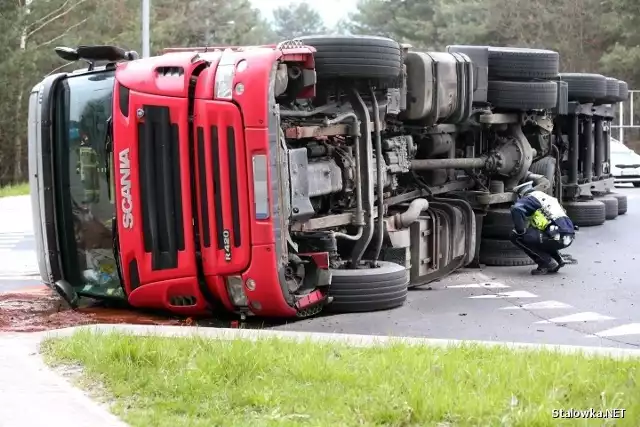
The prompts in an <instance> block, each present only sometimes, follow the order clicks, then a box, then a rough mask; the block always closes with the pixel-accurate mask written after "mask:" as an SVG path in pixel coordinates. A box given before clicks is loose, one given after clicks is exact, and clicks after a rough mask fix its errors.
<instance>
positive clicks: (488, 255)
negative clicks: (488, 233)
mask: <svg viewBox="0 0 640 427" xmlns="http://www.w3.org/2000/svg"><path fill="white" fill-rule="evenodd" d="M480 263H481V264H486V265H492V266H496V267H520V266H523V265H533V264H535V262H534V261H533V260H532V259H531V258H529V256H528V255H527V254H526V253H524V251H523V250H522V249H520V248H519V247H517V246H516V245H514V244H513V243H511V241H510V240H503V239H488V238H485V239H482V242H481V243H480Z"/></svg>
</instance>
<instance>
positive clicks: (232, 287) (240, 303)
mask: <svg viewBox="0 0 640 427" xmlns="http://www.w3.org/2000/svg"><path fill="white" fill-rule="evenodd" d="M225 281H226V283H227V291H228V292H229V298H231V302H233V305H235V306H236V307H246V306H247V304H248V303H249V301H248V300H247V295H246V294H245V293H244V281H243V280H242V277H241V276H228V277H227V278H226V279H225Z"/></svg>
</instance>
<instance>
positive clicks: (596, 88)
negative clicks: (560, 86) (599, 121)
mask: <svg viewBox="0 0 640 427" xmlns="http://www.w3.org/2000/svg"><path fill="white" fill-rule="evenodd" d="M560 80H562V81H565V82H567V83H568V84H569V101H581V102H594V101H595V100H596V99H600V98H604V97H606V96H607V79H606V77H605V76H603V75H601V74H587V73H561V74H560Z"/></svg>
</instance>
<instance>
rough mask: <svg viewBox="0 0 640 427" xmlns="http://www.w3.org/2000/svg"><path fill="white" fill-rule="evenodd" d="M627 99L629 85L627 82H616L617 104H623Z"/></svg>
mask: <svg viewBox="0 0 640 427" xmlns="http://www.w3.org/2000/svg"><path fill="white" fill-rule="evenodd" d="M627 99H629V85H627V82H625V81H622V80H618V99H617V101H618V102H624V101H626V100H627Z"/></svg>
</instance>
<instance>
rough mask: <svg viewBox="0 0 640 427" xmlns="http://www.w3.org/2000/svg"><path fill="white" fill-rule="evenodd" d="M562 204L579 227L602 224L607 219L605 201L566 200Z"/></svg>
mask: <svg viewBox="0 0 640 427" xmlns="http://www.w3.org/2000/svg"><path fill="white" fill-rule="evenodd" d="M562 206H563V207H564V209H565V210H566V211H567V216H568V217H569V218H571V221H572V222H573V223H574V224H575V225H577V226H578V227H592V226H596V225H602V224H604V222H605V221H606V210H605V207H604V203H602V202H601V201H599V200H587V201H581V202H564V203H563V204H562Z"/></svg>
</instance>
